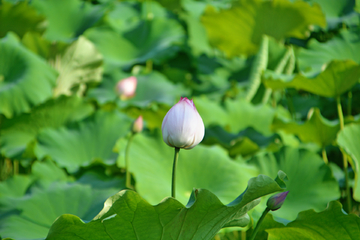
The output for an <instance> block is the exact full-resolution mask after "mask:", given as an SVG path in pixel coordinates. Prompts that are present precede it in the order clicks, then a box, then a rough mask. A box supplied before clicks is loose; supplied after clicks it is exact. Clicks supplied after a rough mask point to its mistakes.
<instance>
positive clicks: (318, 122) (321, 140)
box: [272, 108, 340, 148]
mask: <svg viewBox="0 0 360 240" xmlns="http://www.w3.org/2000/svg"><path fill="white" fill-rule="evenodd" d="M272 128H273V129H274V130H283V131H285V132H287V133H290V134H295V135H297V136H298V137H299V138H300V139H301V141H303V142H305V143H311V142H312V143H316V144H318V145H319V146H321V147H322V148H324V147H326V146H328V145H330V144H332V143H333V142H334V141H335V140H336V136H337V133H338V132H339V130H340V125H339V123H338V122H330V121H329V120H327V119H326V118H324V117H323V116H322V115H321V113H320V110H319V109H317V108H315V109H312V110H311V115H310V117H309V119H308V120H307V121H306V122H304V123H302V124H299V123H295V122H284V121H283V120H282V119H280V118H275V119H274V122H273V124H272Z"/></svg>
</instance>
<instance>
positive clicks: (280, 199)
mask: <svg viewBox="0 0 360 240" xmlns="http://www.w3.org/2000/svg"><path fill="white" fill-rule="evenodd" d="M288 193H289V191H286V192H282V193H278V194H275V195H274V196H271V197H270V198H269V199H268V201H267V203H266V205H267V207H268V208H269V209H270V210H271V211H276V210H278V209H279V208H281V206H282V205H283V203H284V201H285V199H286V196H287V195H288Z"/></svg>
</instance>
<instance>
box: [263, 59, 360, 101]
mask: <svg viewBox="0 0 360 240" xmlns="http://www.w3.org/2000/svg"><path fill="white" fill-rule="evenodd" d="M359 79H360V65H358V64H357V63H355V62H354V61H352V60H345V61H337V60H334V61H332V62H330V64H329V65H328V66H327V67H326V69H325V70H324V71H323V72H321V73H320V74H319V75H317V76H316V77H315V78H307V77H305V76H304V75H302V74H299V75H296V76H295V77H294V78H293V79H292V80H291V81H283V80H274V79H271V78H270V79H267V80H265V81H264V84H265V86H266V87H268V88H272V89H275V90H277V89H284V88H296V89H301V90H305V91H308V92H311V93H314V94H317V95H320V96H323V97H338V96H340V95H341V94H343V93H345V92H346V91H348V90H350V89H351V88H352V87H353V86H354V85H355V84H356V83H357V82H358V81H359Z"/></svg>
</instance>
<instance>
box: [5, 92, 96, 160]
mask: <svg viewBox="0 0 360 240" xmlns="http://www.w3.org/2000/svg"><path fill="white" fill-rule="evenodd" d="M92 111H93V107H92V105H90V104H88V103H85V102H83V100H82V99H81V98H78V97H76V96H74V97H65V96H62V97H60V98H58V99H52V100H49V101H48V102H46V103H44V104H42V105H39V106H37V107H34V108H33V109H32V111H31V113H23V114H21V115H19V116H17V117H15V118H13V119H5V120H4V121H3V122H2V126H1V138H0V149H1V153H2V154H4V155H5V156H7V157H10V158H13V157H21V155H22V154H23V153H24V151H25V149H26V148H27V145H28V144H29V143H30V142H31V141H32V140H34V138H35V137H36V135H37V134H38V133H39V131H40V130H41V129H43V128H51V127H60V126H62V125H63V124H65V123H68V122H73V121H78V120H81V119H83V118H84V117H87V116H88V115H89V114H90V113H91V112H92Z"/></svg>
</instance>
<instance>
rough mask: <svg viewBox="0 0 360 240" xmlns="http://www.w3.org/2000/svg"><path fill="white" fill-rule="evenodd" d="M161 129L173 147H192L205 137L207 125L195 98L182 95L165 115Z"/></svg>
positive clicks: (165, 138) (168, 143) (164, 137)
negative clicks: (194, 100) (191, 98)
mask: <svg viewBox="0 0 360 240" xmlns="http://www.w3.org/2000/svg"><path fill="white" fill-rule="evenodd" d="M161 131H162V135H163V139H164V142H165V143H166V144H167V145H169V146H171V147H178V148H185V149H191V148H193V147H195V146H196V145H198V144H199V143H200V142H201V141H202V139H203V138H204V133H205V127H204V123H203V120H202V119H201V117H200V114H199V113H198V111H197V110H196V107H195V105H194V103H193V100H189V99H187V98H186V97H185V98H183V97H181V99H180V101H179V102H178V103H177V104H175V105H174V106H173V107H172V108H171V109H170V110H169V111H168V112H167V113H166V115H165V117H164V120H163V122H162V126H161Z"/></svg>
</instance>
